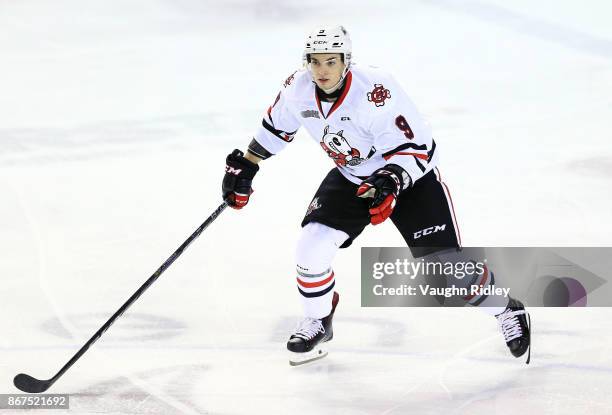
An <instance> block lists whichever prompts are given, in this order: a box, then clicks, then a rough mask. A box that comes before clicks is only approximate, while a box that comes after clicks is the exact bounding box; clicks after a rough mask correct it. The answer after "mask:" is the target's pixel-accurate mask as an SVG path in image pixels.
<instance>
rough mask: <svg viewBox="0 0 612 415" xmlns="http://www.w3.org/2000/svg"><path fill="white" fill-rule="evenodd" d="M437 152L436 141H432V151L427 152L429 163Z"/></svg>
mask: <svg viewBox="0 0 612 415" xmlns="http://www.w3.org/2000/svg"><path fill="white" fill-rule="evenodd" d="M435 151H436V140H434V139H433V138H432V139H431V150H429V151H428V152H427V162H428V163H429V162H430V161H431V159H432V158H433V155H434V152H435Z"/></svg>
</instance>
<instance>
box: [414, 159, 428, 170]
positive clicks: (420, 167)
mask: <svg viewBox="0 0 612 415" xmlns="http://www.w3.org/2000/svg"><path fill="white" fill-rule="evenodd" d="M412 157H414V156H412ZM414 161H415V162H416V165H417V166H418V167H419V169H421V171H422V172H423V173H425V170H426V169H425V166H423V163H421V162H420V161H419V159H418V158H416V157H414Z"/></svg>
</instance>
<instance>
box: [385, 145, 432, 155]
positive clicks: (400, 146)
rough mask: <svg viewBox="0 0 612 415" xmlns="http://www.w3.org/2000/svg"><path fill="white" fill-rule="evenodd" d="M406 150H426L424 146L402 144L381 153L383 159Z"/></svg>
mask: <svg viewBox="0 0 612 415" xmlns="http://www.w3.org/2000/svg"><path fill="white" fill-rule="evenodd" d="M407 148H413V149H415V150H427V145H425V144H414V143H404V144H402V145H399V146H397V147H395V148H394V149H393V150H389V151H387V152H384V153H383V155H382V156H383V158H387V157H389V156H390V155H392V154H395V153H397V152H399V151H402V150H406V149H407Z"/></svg>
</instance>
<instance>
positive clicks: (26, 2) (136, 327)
mask: <svg viewBox="0 0 612 415" xmlns="http://www.w3.org/2000/svg"><path fill="white" fill-rule="evenodd" d="M611 18H612V5H611V3H610V2H609V0H588V1H581V2H579V1H571V0H562V1H559V0H557V1H552V0H538V1H535V2H534V1H529V0H504V1H502V0H421V1H418V0H411V1H385V0H379V1H375V2H374V1H364V0H360V1H335V2H333V1H321V0H312V1H308V2H301V1H295V0H289V1H282V2H281V1H264V0H261V1H248V0H229V1H213V0H200V1H198V0H122V1H120V0H114V1H104V0H90V1H87V2H85V1H79V0H55V1H44V0H16V1H9V0H4V1H1V2H0V194H1V195H2V196H1V199H0V201H1V203H0V252H1V253H2V254H1V255H0V294H1V295H0V322H1V324H0V327H1V329H2V330H1V331H0V393H17V392H18V390H17V389H16V388H15V387H14V386H13V384H12V379H13V376H14V375H15V374H17V373H19V372H25V373H28V374H31V375H33V376H36V377H39V378H47V377H50V376H51V375H52V374H54V373H55V372H56V371H57V370H58V369H59V368H60V367H61V365H62V364H63V363H64V362H65V361H66V360H67V359H68V358H70V357H71V356H72V354H73V353H74V352H76V350H77V349H78V348H79V347H80V346H81V345H82V344H83V343H84V342H85V340H87V339H88V338H89V336H90V335H91V334H93V332H94V331H95V330H96V329H97V328H98V327H99V326H100V325H101V324H103V323H104V321H106V319H107V318H108V317H109V316H110V315H111V314H112V313H113V312H114V311H115V310H116V309H117V308H118V307H119V306H120V305H121V304H122V303H123V302H124V301H125V300H126V299H127V298H128V297H129V295H130V294H131V293H132V292H133V291H135V290H136V289H137V288H138V287H139V286H140V285H141V284H142V283H143V282H144V281H145V280H146V278H148V277H149V276H150V275H151V273H152V272H153V271H154V270H155V269H156V268H157V267H158V266H159V265H160V264H161V263H162V262H163V261H164V260H165V259H166V258H167V257H168V256H169V254H170V253H171V252H172V251H173V250H174V249H176V247H178V246H179V245H180V243H181V242H182V241H183V240H184V239H185V238H186V237H187V236H188V235H189V234H190V233H191V232H192V231H193V230H195V228H197V226H198V225H199V224H200V223H201V222H202V221H203V220H204V219H205V218H206V217H207V216H208V215H209V213H210V212H211V211H212V210H213V209H214V208H215V207H216V206H217V205H218V204H219V202H220V182H221V178H222V174H223V167H224V159H225V155H226V154H227V153H229V152H230V151H231V150H232V149H233V148H235V147H239V148H242V149H244V148H245V147H246V145H247V144H248V142H249V141H250V137H251V135H252V133H253V132H254V131H255V129H256V128H257V126H258V125H259V123H260V120H261V115H262V114H263V111H264V110H265V109H266V108H267V107H268V105H270V104H271V101H272V100H273V99H274V97H275V96H276V93H277V92H278V87H279V85H280V83H281V82H282V81H283V80H284V79H285V78H286V77H287V76H288V75H289V74H290V73H292V72H293V70H294V69H295V68H297V67H298V66H299V65H300V63H301V62H300V59H301V44H302V40H303V38H304V34H305V33H306V32H307V31H308V30H310V29H312V28H313V27H314V26H317V25H318V24H320V23H324V24H330V23H341V24H343V25H345V26H346V27H347V28H348V29H349V30H350V32H351V35H352V38H353V45H354V57H355V60H356V61H357V62H358V63H362V64H376V65H380V66H382V67H385V68H386V69H389V70H390V71H392V72H393V73H394V74H395V75H396V77H397V78H398V79H399V80H400V81H401V83H403V85H404V86H405V88H406V90H407V91H408V94H409V95H410V96H411V97H412V98H413V100H414V101H415V102H416V103H417V105H418V106H419V108H420V109H421V111H422V112H423V113H425V114H426V115H427V116H428V118H429V120H430V122H431V124H432V126H433V129H434V136H435V139H436V142H437V144H438V146H439V149H440V152H441V171H442V174H443V176H444V180H445V181H446V182H447V183H448V185H449V186H450V189H451V192H452V193H453V200H454V202H455V207H456V210H457V214H458V219H459V223H460V226H461V232H462V238H463V242H464V245H466V246H469V245H480V246H608V245H612V236H611V235H612V232H611V231H612V221H611V220H610V217H611V214H612V192H611V189H612V146H611V144H610V143H611V141H610V139H611V137H612V136H611V129H612V25H611V24H610V20H611ZM303 134H305V133H299V134H298V136H297V138H296V140H295V141H294V143H293V144H291V145H290V146H289V147H288V148H287V150H285V152H284V153H282V154H281V155H279V156H276V157H274V158H272V159H270V160H269V161H266V162H264V164H263V165H262V169H261V171H260V173H259V174H258V176H257V178H256V180H255V184H254V187H255V189H256V192H255V193H254V195H253V197H252V199H251V203H250V204H249V206H248V207H247V208H246V209H244V210H243V211H240V212H235V211H233V210H230V209H228V210H227V211H225V212H224V213H223V214H222V215H221V217H220V218H219V219H218V220H217V221H216V222H215V223H214V224H213V225H212V226H211V227H210V228H209V229H208V230H206V231H205V233H204V234H203V235H202V237H201V238H200V239H199V240H198V241H196V243H194V245H192V246H191V247H190V249H189V250H188V251H187V252H186V253H185V254H184V255H183V256H182V257H181V258H180V259H179V260H178V261H177V262H176V263H175V264H174V265H173V266H172V267H171V268H170V269H169V270H168V271H167V272H166V273H165V274H164V275H163V276H162V277H161V278H160V279H159V280H158V281H157V282H156V283H155V285H154V286H153V287H151V289H150V290H149V291H148V292H147V293H146V294H145V295H144V296H143V297H142V298H141V299H140V300H139V301H138V302H137V303H136V304H135V305H134V306H133V307H132V308H131V310H130V312H129V313H127V314H126V315H125V316H124V317H123V318H121V319H120V320H119V321H118V322H117V323H116V324H115V325H114V326H113V327H112V328H111V329H110V330H109V331H108V332H107V333H106V334H105V336H104V337H103V338H102V339H101V340H100V341H99V342H98V343H97V344H96V345H95V346H94V347H93V348H92V349H91V350H90V351H89V352H88V353H87V354H86V355H85V356H84V357H83V358H82V359H81V360H80V361H79V362H78V363H77V364H76V365H75V366H74V367H73V368H72V369H71V370H70V371H69V372H68V373H67V374H66V375H65V376H64V377H63V378H62V379H60V381H58V382H57V383H56V384H55V386H54V387H53V388H52V389H51V390H49V392H54V393H68V394H70V395H71V410H70V413H78V414H101V413H103V414H206V413H207V414H219V415H230V414H232V415H234V414H235V415H239V414H317V415H327V414H342V415H345V414H346V415H357V414H359V415H361V414H364V415H365V414H367V415H391V414H393V415H396V414H418V415H421V414H457V415H460V414H461V415H462V414H469V415H491V414H496V415H498V414H499V415H501V414H508V415H518V414H520V415H529V414H537V415H540V414H547V415H558V414H559V415H560V414H572V415H575V414H598V415H599V414H612V353H611V352H612V322H611V317H612V311H611V310H610V309H607V308H586V309H576V308H572V309H544V308H532V309H531V310H530V311H531V315H532V321H533V325H534V333H533V336H534V338H533V353H532V364H531V365H529V366H526V365H524V364H523V363H522V360H518V359H514V358H512V357H511V356H510V354H509V353H508V352H507V350H506V346H505V344H504V343H503V340H502V337H501V334H499V332H498V331H497V326H496V321H495V320H494V319H493V318H491V317H489V316H486V315H484V314H482V313H480V312H478V311H477V310H473V309H416V308H412V309H411V308H397V309H367V308H361V307H360V282H359V261H360V250H359V247H360V246H403V241H402V239H401V237H400V235H399V234H398V233H397V231H396V230H395V229H394V228H393V226H392V225H389V224H383V225H382V226H380V227H377V228H376V229H367V230H366V232H364V234H363V235H362V236H361V237H360V239H358V240H357V242H356V243H355V244H354V246H353V247H351V248H350V249H348V250H343V251H341V252H340V253H339V255H338V256H337V259H336V262H335V267H334V268H335V271H336V275H337V280H336V281H337V282H336V284H337V289H338V291H339V292H340V294H341V301H340V305H339V308H338V311H337V313H336V318H335V325H334V326H335V327H334V328H335V337H334V340H333V342H331V344H330V355H329V356H328V357H327V358H325V359H323V360H321V361H319V362H317V363H314V364H311V365H306V366H302V367H297V368H292V367H290V366H289V365H288V363H287V359H286V355H285V350H284V347H285V341H286V339H287V336H288V334H289V332H290V331H291V329H292V328H293V327H294V324H295V323H296V321H297V319H298V318H299V316H300V306H299V301H298V296H297V292H296V289H295V279H294V263H293V246H294V244H295V242H296V239H297V237H298V232H299V223H300V221H301V218H302V216H303V214H304V212H305V210H306V207H307V205H308V203H309V202H310V199H311V197H312V194H313V193H314V191H315V190H316V188H317V187H318V184H319V182H320V180H321V179H322V178H323V176H324V174H325V173H326V172H327V171H328V170H329V169H330V168H331V167H332V166H333V165H332V163H331V162H330V161H329V160H328V159H327V157H325V156H324V154H323V153H321V151H320V149H319V148H317V146H316V145H315V144H314V143H313V142H312V141H311V140H310V139H309V138H308V137H306V136H305V135H303ZM582 265H583V266H585V267H586V268H588V265H586V264H582ZM0 413H2V414H4V413H11V411H2V410H0ZM13 413H24V411H13ZM53 413H54V414H58V415H59V414H60V413H62V411H55V412H53Z"/></svg>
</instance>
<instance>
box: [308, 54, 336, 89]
mask: <svg viewBox="0 0 612 415" xmlns="http://www.w3.org/2000/svg"><path fill="white" fill-rule="evenodd" d="M310 71H311V72H312V78H313V79H314V81H315V83H316V84H317V86H318V87H319V88H321V89H330V88H332V87H333V86H334V85H336V84H337V83H338V82H340V77H342V72H343V71H344V63H342V55H341V54H339V53H316V54H312V55H310Z"/></svg>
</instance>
